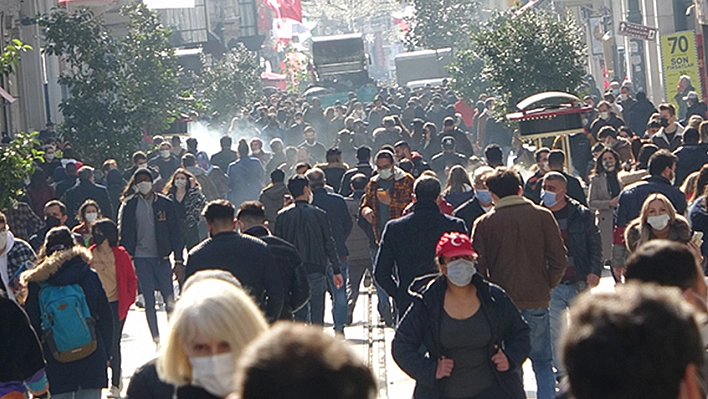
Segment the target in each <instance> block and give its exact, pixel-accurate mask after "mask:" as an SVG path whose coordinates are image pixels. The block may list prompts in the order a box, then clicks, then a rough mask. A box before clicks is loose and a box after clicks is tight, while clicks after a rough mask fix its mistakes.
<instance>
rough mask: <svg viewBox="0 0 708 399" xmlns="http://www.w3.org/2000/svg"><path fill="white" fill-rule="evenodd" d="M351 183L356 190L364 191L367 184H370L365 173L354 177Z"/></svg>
mask: <svg viewBox="0 0 708 399" xmlns="http://www.w3.org/2000/svg"><path fill="white" fill-rule="evenodd" d="M350 181H351V185H352V187H354V190H363V189H365V188H366V184H367V183H369V178H368V177H366V175H365V174H363V173H357V174H355V175H354V176H352V178H351V180H350Z"/></svg>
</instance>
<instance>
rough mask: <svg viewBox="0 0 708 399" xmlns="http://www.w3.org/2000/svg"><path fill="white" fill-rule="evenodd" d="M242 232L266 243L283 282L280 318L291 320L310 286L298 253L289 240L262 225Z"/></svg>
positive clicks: (306, 296) (300, 306)
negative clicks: (283, 294)
mask: <svg viewBox="0 0 708 399" xmlns="http://www.w3.org/2000/svg"><path fill="white" fill-rule="evenodd" d="M244 234H248V235H252V236H254V237H258V238H260V239H261V240H263V241H265V242H266V244H268V246H267V249H268V251H269V252H270V254H271V255H273V260H275V264H276V265H277V266H278V269H280V277H281V281H282V283H283V288H284V293H285V297H284V298H283V310H282V311H281V312H280V317H278V319H280V320H292V319H293V313H295V312H297V311H298V310H299V309H300V308H302V307H303V306H305V304H306V303H307V301H308V300H310V286H309V283H308V282H307V272H306V271H305V267H304V266H303V265H302V258H300V253H299V252H297V248H295V247H294V246H293V245H292V244H290V243H289V242H287V241H285V240H283V239H282V238H280V237H276V236H274V235H271V234H270V231H268V229H267V228H265V227H264V226H253V227H251V228H250V229H248V230H246V231H244Z"/></svg>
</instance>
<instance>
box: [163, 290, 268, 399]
mask: <svg viewBox="0 0 708 399" xmlns="http://www.w3.org/2000/svg"><path fill="white" fill-rule="evenodd" d="M267 329H268V324H267V322H266V320H265V318H264V316H263V314H262V313H261V311H260V309H258V306H257V305H256V304H255V302H253V300H252V299H251V298H250V297H249V296H248V294H247V293H246V292H245V291H244V290H243V289H240V288H238V287H236V286H235V285H233V284H231V283H228V282H226V281H223V280H216V279H206V280H203V281H198V282H196V283H194V284H192V285H191V286H190V287H189V289H188V290H185V291H184V294H183V295H182V296H181V297H180V299H179V301H177V304H176V305H175V309H174V312H173V313H172V317H171V319H170V330H169V332H168V335H167V340H166V341H165V346H164V348H163V351H162V353H161V355H160V357H159V359H158V360H157V371H158V374H159V376H160V379H162V380H164V381H165V382H168V383H170V384H173V385H176V386H177V387H178V389H177V398H195V397H213V398H225V397H226V396H227V395H229V394H230V393H233V392H234V391H236V388H237V385H236V380H235V374H236V364H237V362H238V361H239V357H240V356H241V353H242V352H243V350H244V348H245V347H246V346H247V345H248V344H249V343H250V342H251V341H252V340H253V339H255V338H256V337H258V336H259V335H261V334H262V333H264V332H265V331H266V330H267Z"/></svg>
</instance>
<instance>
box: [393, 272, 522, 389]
mask: <svg viewBox="0 0 708 399" xmlns="http://www.w3.org/2000/svg"><path fill="white" fill-rule="evenodd" d="M472 284H474V285H475V287H476V288H477V297H478V298H479V300H480V302H481V306H480V308H479V309H480V310H479V311H482V312H484V315H485V316H486V318H487V322H488V323H489V326H490V327H491V330H492V339H491V340H490V341H489V345H488V351H489V359H490V360H489V363H490V367H492V368H493V370H495V376H496V377H497V382H498V383H499V385H500V386H501V388H502V389H503V390H504V391H505V392H506V393H507V396H508V397H509V398H513V399H521V398H525V397H526V395H525V393H524V388H523V382H522V380H521V374H520V373H519V369H520V368H521V366H522V364H523V363H524V361H525V360H526V358H527V357H528V355H529V353H530V352H531V336H530V331H531V330H530V329H529V327H528V325H527V324H526V322H525V321H524V319H523V318H522V317H521V313H520V312H519V310H518V308H517V307H516V306H515V305H514V302H512V300H511V299H510V298H509V297H508V296H507V295H506V292H504V290H503V289H502V288H501V287H499V286H497V285H494V284H491V283H489V282H488V281H486V280H485V279H483V278H482V276H480V275H479V274H475V276H474V277H473V278H472ZM446 289H447V280H446V278H445V277H444V276H442V275H440V274H433V275H427V276H423V277H420V278H418V279H416V280H415V281H414V282H413V283H412V284H411V286H410V289H409V291H410V294H411V295H413V297H414V299H413V305H412V306H411V307H410V309H409V310H408V312H407V313H406V314H405V316H404V317H403V320H402V321H401V323H400V324H399V325H398V328H397V329H396V335H395V337H394V338H393V342H392V349H391V351H392V354H393V359H394V360H395V361H396V364H398V366H399V367H400V368H401V369H402V370H403V371H404V372H405V373H406V374H408V375H409V376H410V377H411V378H413V379H415V381H416V386H415V391H414V393H413V398H414V399H437V398H440V397H441V396H442V384H441V381H440V380H438V379H436V378H435V372H436V370H437V365H438V359H440V358H441V357H442V356H445V354H446V353H445V349H444V348H443V345H442V343H441V341H440V324H441V317H442V313H443V304H444V301H445V290H446ZM421 347H423V348H425V350H426V351H427V353H421ZM496 348H501V349H502V351H503V352H504V354H506V357H507V358H508V359H509V370H507V371H504V372H500V371H496V366H495V365H494V363H493V362H492V360H491V357H492V356H493V355H494V354H495V353H496V352H497V349H496Z"/></svg>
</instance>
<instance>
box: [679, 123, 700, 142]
mask: <svg viewBox="0 0 708 399" xmlns="http://www.w3.org/2000/svg"><path fill="white" fill-rule="evenodd" d="M700 137H701V134H700V133H699V132H698V129H694V128H692V127H689V128H688V129H686V130H684V132H683V143H684V144H698V140H699V138H700Z"/></svg>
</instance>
